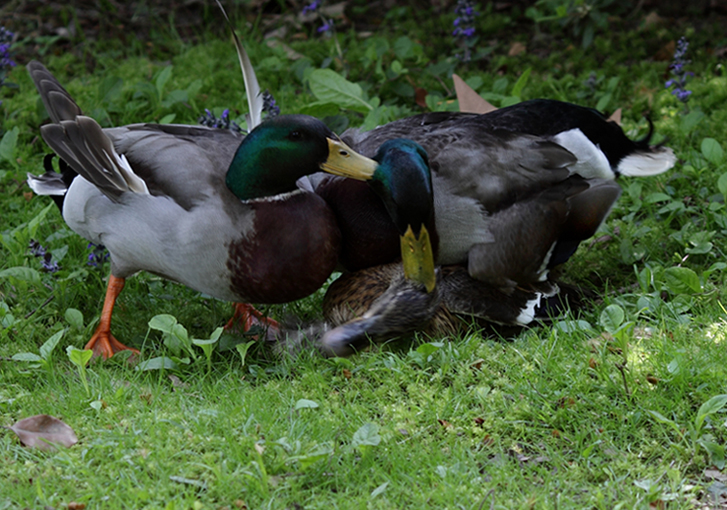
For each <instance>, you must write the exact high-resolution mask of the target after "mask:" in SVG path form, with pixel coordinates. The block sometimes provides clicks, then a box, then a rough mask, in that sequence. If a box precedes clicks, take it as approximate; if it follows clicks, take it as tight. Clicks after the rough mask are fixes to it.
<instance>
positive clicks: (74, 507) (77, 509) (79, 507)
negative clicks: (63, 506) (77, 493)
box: [68, 501, 86, 510]
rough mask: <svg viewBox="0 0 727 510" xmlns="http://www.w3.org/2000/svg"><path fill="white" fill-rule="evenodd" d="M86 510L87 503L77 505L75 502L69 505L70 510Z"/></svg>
mask: <svg viewBox="0 0 727 510" xmlns="http://www.w3.org/2000/svg"><path fill="white" fill-rule="evenodd" d="M84 508H86V503H77V502H75V501H71V502H70V503H68V510H83V509H84Z"/></svg>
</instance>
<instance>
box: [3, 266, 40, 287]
mask: <svg viewBox="0 0 727 510" xmlns="http://www.w3.org/2000/svg"><path fill="white" fill-rule="evenodd" d="M9 277H12V278H17V279H18V280H21V281H24V282H28V283H33V284H36V285H39V284H40V273H39V272H38V271H36V270H35V269H32V268H30V267H25V266H17V267H9V268H8V269H4V270H2V271H0V278H9Z"/></svg>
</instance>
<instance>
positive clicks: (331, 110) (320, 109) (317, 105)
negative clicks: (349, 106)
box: [300, 101, 341, 118]
mask: <svg viewBox="0 0 727 510" xmlns="http://www.w3.org/2000/svg"><path fill="white" fill-rule="evenodd" d="M339 111H341V108H340V107H339V106H338V105H337V104H334V103H328V102H325V101H315V102H313V103H308V104H307V105H305V106H304V107H303V108H301V109H300V113H302V114H304V115H310V116H312V117H319V118H320V117H330V116H332V115H336V114H337V113H338V112H339Z"/></svg>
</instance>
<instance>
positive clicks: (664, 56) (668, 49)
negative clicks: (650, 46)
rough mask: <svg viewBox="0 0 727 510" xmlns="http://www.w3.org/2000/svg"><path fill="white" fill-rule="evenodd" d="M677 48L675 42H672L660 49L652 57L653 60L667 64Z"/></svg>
mask: <svg viewBox="0 0 727 510" xmlns="http://www.w3.org/2000/svg"><path fill="white" fill-rule="evenodd" d="M676 47H677V43H676V41H674V40H672V41H669V42H668V43H666V44H665V45H664V46H662V48H661V49H660V50H659V51H657V52H656V55H654V60H658V61H660V62H669V61H670V60H671V59H672V58H673V57H674V50H675V49H676Z"/></svg>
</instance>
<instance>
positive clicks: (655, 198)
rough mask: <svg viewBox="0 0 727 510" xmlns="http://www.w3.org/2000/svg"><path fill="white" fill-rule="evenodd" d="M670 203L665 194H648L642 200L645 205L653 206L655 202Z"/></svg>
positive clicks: (668, 197)
mask: <svg viewBox="0 0 727 510" xmlns="http://www.w3.org/2000/svg"><path fill="white" fill-rule="evenodd" d="M664 201H671V197H670V196H669V195H667V194H666V193H650V194H649V195H647V196H646V197H645V198H644V202H645V203H647V204H655V203H656V202H664Z"/></svg>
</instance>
